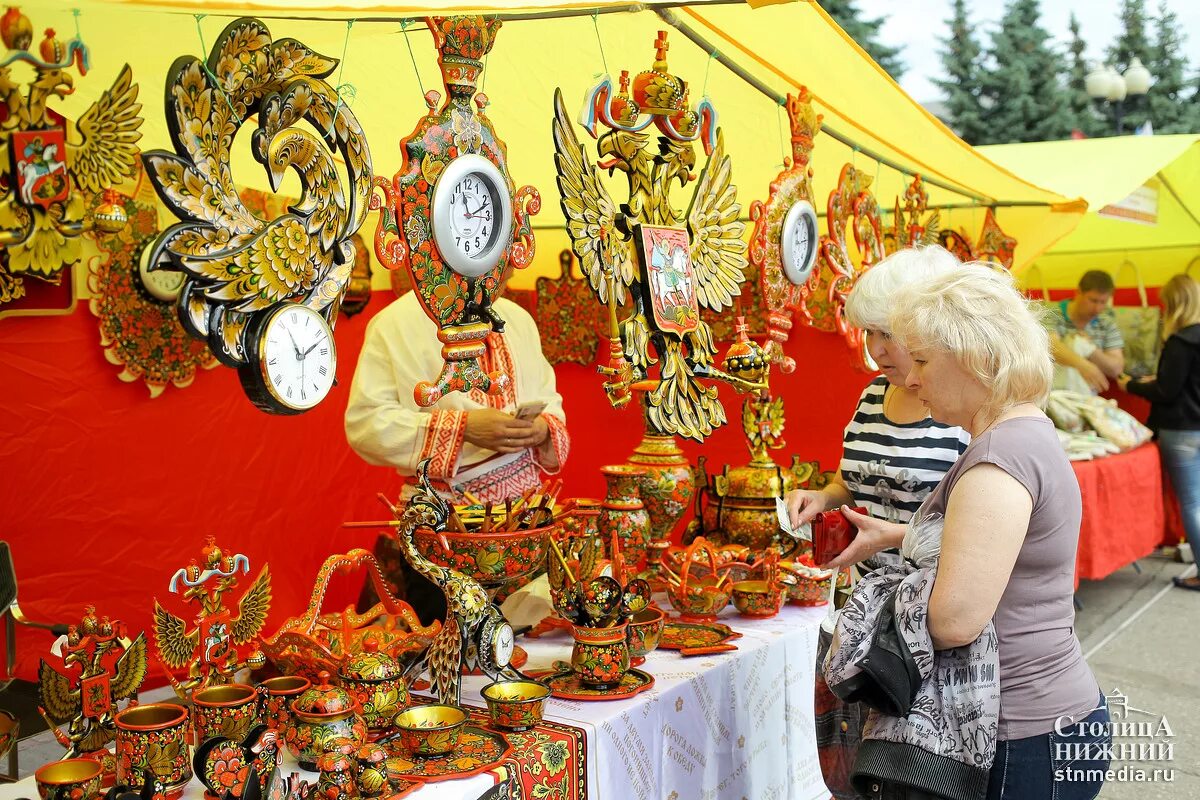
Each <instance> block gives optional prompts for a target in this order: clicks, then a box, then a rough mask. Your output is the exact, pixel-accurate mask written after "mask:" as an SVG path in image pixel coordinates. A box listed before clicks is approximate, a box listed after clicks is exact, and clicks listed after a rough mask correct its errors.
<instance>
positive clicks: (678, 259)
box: [634, 225, 700, 336]
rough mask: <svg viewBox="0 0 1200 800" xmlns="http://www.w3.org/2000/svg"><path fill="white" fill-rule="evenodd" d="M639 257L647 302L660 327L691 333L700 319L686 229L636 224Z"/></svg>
mask: <svg viewBox="0 0 1200 800" xmlns="http://www.w3.org/2000/svg"><path fill="white" fill-rule="evenodd" d="M635 227H636V229H637V230H636V232H635V234H634V239H635V240H636V241H637V251H638V258H639V259H640V260H641V262H642V267H643V269H644V270H645V274H646V276H647V278H648V280H647V281H646V282H645V283H643V284H642V286H643V290H644V291H645V293H646V297H645V301H646V305H647V306H649V307H650V308H651V309H652V311H653V314H654V321H655V322H656V323H657V324H658V328H659V329H660V330H663V331H670V332H671V333H674V334H677V335H680V336H682V335H684V334H687V333H691V332H692V331H694V330H695V329H696V326H697V324H698V323H699V321H700V305H699V302H698V301H697V299H696V275H695V272H694V270H693V269H692V257H691V248H692V243H691V237H690V236H688V232H687V230H686V229H684V228H672V227H667V226H663V225H636V226H635Z"/></svg>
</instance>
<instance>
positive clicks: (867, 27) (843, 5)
mask: <svg viewBox="0 0 1200 800" xmlns="http://www.w3.org/2000/svg"><path fill="white" fill-rule="evenodd" d="M818 2H819V3H820V5H821V8H823V9H825V13H826V14H828V15H829V16H831V17H833V21H834V22H836V23H837V24H838V25H839V26H841V28H842V30H844V31H845V32H846V33H847V34H848V35H849V36H850V38H851V39H853V40H854V41H856V42H858V46H859V47H861V48H862V49H863V50H866V51H867V54H868V55H869V56H871V58H873V59H875V63H876V64H878V65H879V66H881V67H883V68H884V70H886V71H887V73H888V74H889V75H891V76H892V78H893V79H895V80H900V76H902V75H903V74H904V61H903V60H902V59H901V58H900V48H898V47H889V46H887V45H885V44H883V43H882V42H880V41H879V39H878V38H877V37H878V36H879V29H880V27H881V26H882V25H883V22H884V19H883V17H876V18H875V19H863V17H862V11H861V10H859V8H858V3H857V0H818Z"/></svg>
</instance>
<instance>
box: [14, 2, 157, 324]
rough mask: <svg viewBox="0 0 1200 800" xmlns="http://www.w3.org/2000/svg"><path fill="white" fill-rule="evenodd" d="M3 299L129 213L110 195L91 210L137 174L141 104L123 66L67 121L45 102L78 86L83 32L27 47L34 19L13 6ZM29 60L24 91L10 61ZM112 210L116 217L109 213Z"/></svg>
mask: <svg viewBox="0 0 1200 800" xmlns="http://www.w3.org/2000/svg"><path fill="white" fill-rule="evenodd" d="M0 40H2V41H3V42H4V45H5V47H6V48H7V53H5V54H4V56H3V57H0V174H2V175H3V177H2V178H0V245H3V249H2V250H0V304H2V303H7V302H11V301H13V300H17V299H19V298H21V297H23V296H24V294H25V286H24V282H23V277H24V276H26V275H32V276H33V277H35V278H40V279H42V280H45V281H49V282H51V283H58V282H59V281H60V280H61V279H62V272H63V270H64V269H66V268H67V267H69V266H70V265H72V264H74V263H76V262H77V261H79V258H80V248H81V242H80V238H79V237H80V235H81V234H83V233H84V232H86V231H89V230H91V229H92V228H93V227H96V228H99V229H101V230H104V231H106V232H109V233H113V232H116V231H118V230H120V229H121V228H122V227H123V226H124V224H125V220H124V218H123V216H122V215H121V214H120V213H117V212H120V208H119V206H116V204H114V203H111V202H109V201H108V200H107V199H106V200H105V202H104V203H103V204H102V205H103V206H104V209H101V208H96V209H93V210H89V204H90V201H91V199H92V197H93V196H95V195H97V194H100V193H101V192H102V191H103V190H106V189H109V188H110V187H112V186H115V185H117V184H119V183H121V182H122V180H124V179H125V178H128V177H130V176H132V175H133V170H134V165H135V163H136V158H137V141H138V140H139V139H140V138H141V137H142V134H141V132H139V131H138V128H139V127H141V124H142V119H141V117H139V116H138V112H139V111H141V108H142V106H141V104H140V103H138V102H137V96H138V87H137V84H135V83H134V82H133V73H132V72H131V71H130V69H129V65H128V64H126V65H125V67H124V68H123V69H122V70H121V72H120V74H119V75H118V76H117V79H116V81H114V82H113V85H112V86H111V87H110V88H109V89H108V91H106V92H105V93H104V94H103V95H101V96H100V99H98V100H97V101H96V102H95V103H93V104H92V105H91V107H90V108H88V110H87V111H85V112H83V114H82V115H81V116H80V117H79V119H78V120H76V121H74V122H71V121H68V120H66V119H64V118H63V116H62V115H61V114H59V113H57V112H55V111H54V110H53V109H51V108H50V107H49V105H48V103H49V102H50V101H52V100H54V99H56V98H57V99H61V98H63V97H66V96H67V95H69V94H72V93H73V92H74V91H75V85H74V81H73V80H72V78H71V76H70V74H69V70H70V69H71V68H72V66H74V67H75V68H76V69H78V70H79V74H80V75H86V74H87V70H88V51H87V47H85V46H84V44H83V42H82V41H80V40H79V39H78V38H75V39H72V40H70V41H69V42H67V43H65V44H64V43H63V42H61V41H60V40H58V39H57V38H55V34H54V31H53V30H52V29H47V30H46V35H45V38H44V39H43V40H42V41H41V43H40V44H39V46H38V53H37V55H35V54H33V53H31V52H29V47H30V45H31V44H32V42H33V26H32V25H31V24H30V22H29V18H28V17H26V16H25V15H24V14H22V13H21V12H20V10H19V9H17V8H9V9H8V11H6V12H5V13H4V15H3V17H0ZM17 62H25V63H26V64H29V65H30V66H32V67H33V72H34V79H33V80H32V81H31V82H30V83H29V84H28V90H27V91H23V90H22V86H21V84H20V83H19V82H18V80H17V75H16V74H14V73H13V70H12V65H14V64H16V63H17ZM114 207H115V208H116V211H115V212H113V214H108V213H105V210H108V211H111V210H112V209H113V208H114Z"/></svg>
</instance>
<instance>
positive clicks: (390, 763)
mask: <svg viewBox="0 0 1200 800" xmlns="http://www.w3.org/2000/svg"><path fill="white" fill-rule="evenodd" d="M394 752H395V755H393V757H392V758H389V759H388V760H387V772H388V779H389V780H393V779H399V780H410V781H419V782H421V783H433V782H435V781H446V780H452V779H454V778H465V777H467V776H470V775H478V774H479V773H481V772H486V771H487V770H489V769H493V768H495V767H497V766H499V765H500V763H501V762H502V761H504V759H506V758H508V757H509V756H510V755H512V753H513V748H512V745H510V744H509V743H508V741H507V740H506V739H505V736H504V735H503V734H501V733H497V732H495V731H489V730H487V729H486V728H483V727H480V726H478V725H467V726H466V727H464V728H463V729H462V733H461V734H460V735H459V737H458V742H457V744H456V745H455V747H454V750H453V751H452V752H450V753H448V754H446V755H444V756H431V757H424V758H409V757H408V755H407V752H406V751H403V749H402V748H395V750H394Z"/></svg>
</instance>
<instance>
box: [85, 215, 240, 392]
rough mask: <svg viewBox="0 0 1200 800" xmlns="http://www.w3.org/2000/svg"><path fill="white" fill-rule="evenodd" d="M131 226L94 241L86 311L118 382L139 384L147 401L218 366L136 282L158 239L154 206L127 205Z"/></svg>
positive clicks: (166, 308) (167, 309)
mask: <svg viewBox="0 0 1200 800" xmlns="http://www.w3.org/2000/svg"><path fill="white" fill-rule="evenodd" d="M124 208H125V213H126V214H127V215H128V217H129V224H127V225H126V226H125V227H124V228H122V229H121V230H120V231H118V232H117V233H115V234H110V235H107V236H97V237H96V244H97V247H98V249H99V250H100V255H99V256H97V257H95V258H93V259H92V260H91V261H90V263H89V264H88V291H89V292H90V293H91V295H92V298H91V300H89V301H88V308H89V309H90V310H91V312H92V314H93V315H95V316H96V317H97V319H98V320H99V328H100V345H101V346H102V347H103V348H104V357H105V359H107V360H108V362H109V363H110V364H114V365H116V366H118V367H120V368H121V371H120V372H119V373H118V375H117V377H118V378H120V379H121V380H122V381H126V382H134V381H138V380H141V381H143V382H144V383H145V384H146V388H147V389H148V390H149V392H150V396H151V397H158V396H159V395H161V394H162V393H163V390H164V389H166V387H167V386H172V385H173V386H175V387H176V388H179V389H183V388H185V387H187V386H190V385H191V384H192V381H193V380H195V377H196V372H197V370H200V369H212V368H213V367H215V366H217V360H216V359H215V358H214V357H213V355H212V353H210V352H209V351H208V348H207V347H206V346H205V345H204V343H203V342H197V341H196V340H195V339H193V338H191V337H190V336H188V335H187V333H186V332H185V331H184V330H183V328H182V326H181V325H180V324H179V320H178V318H177V317H176V316H175V310H174V308H172V307H171V306H170V305H167V304H166V303H164V302H162V301H161V300H158V299H157V298H155V297H154V296H153V295H151V294H150V293H149V292H148V291H147V290H146V288H145V286H144V285H143V283H142V279H141V276H140V269H139V267H140V262H141V259H142V258H143V257H144V256H145V255H148V254H147V253H146V250H147V248H149V247H151V245H152V244H153V240H154V237H155V236H156V235H157V233H158V226H157V216H156V213H155V209H154V206H152V205H149V204H147V203H142V202H140V201H137V200H133V199H127V200H126V201H125V203H124Z"/></svg>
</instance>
